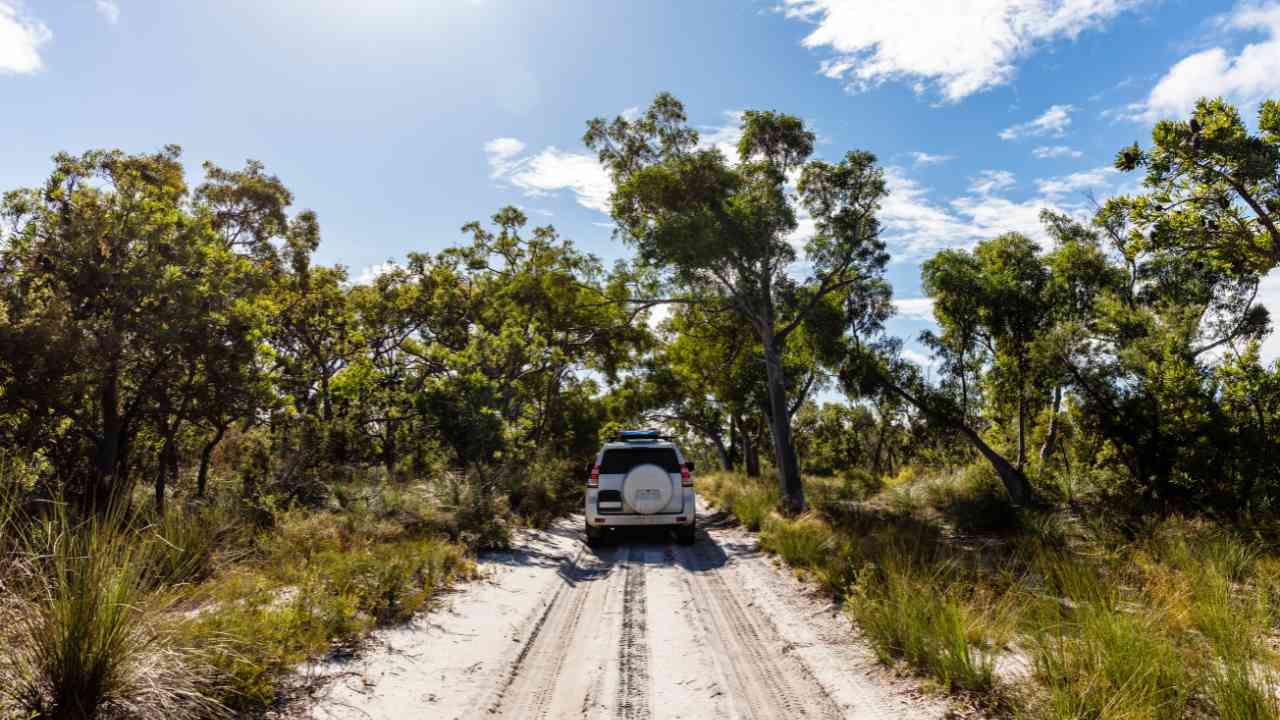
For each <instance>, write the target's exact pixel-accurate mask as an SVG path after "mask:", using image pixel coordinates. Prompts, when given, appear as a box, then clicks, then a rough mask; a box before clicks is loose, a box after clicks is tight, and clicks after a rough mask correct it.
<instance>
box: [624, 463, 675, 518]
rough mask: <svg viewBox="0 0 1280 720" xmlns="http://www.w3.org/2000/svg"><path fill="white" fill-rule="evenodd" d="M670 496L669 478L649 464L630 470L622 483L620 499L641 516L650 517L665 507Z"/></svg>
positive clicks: (660, 469) (662, 470) (662, 471)
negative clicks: (624, 499) (622, 498)
mask: <svg viewBox="0 0 1280 720" xmlns="http://www.w3.org/2000/svg"><path fill="white" fill-rule="evenodd" d="M671 494H672V488H671V476H670V475H668V474H667V471H666V470H664V469H662V468H660V467H658V466H657V465H653V464H651V463H646V464H644V465H637V466H635V467H633V468H631V472H629V473H627V479H626V480H624V481H623V482H622V497H624V498H626V500H627V504H628V505H630V506H631V508H632V509H633V510H635V511H636V512H638V513H640V514H641V515H652V514H654V513H656V512H658V511H659V510H661V509H662V508H664V507H666V506H667V503H669V502H671Z"/></svg>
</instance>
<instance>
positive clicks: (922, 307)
mask: <svg viewBox="0 0 1280 720" xmlns="http://www.w3.org/2000/svg"><path fill="white" fill-rule="evenodd" d="M893 306H894V307H895V308H897V310H898V315H900V316H901V317H904V318H908V319H911V320H926V321H928V322H933V299H932V298H927V297H918V298H899V299H897V300H894V301H893Z"/></svg>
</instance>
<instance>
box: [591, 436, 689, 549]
mask: <svg viewBox="0 0 1280 720" xmlns="http://www.w3.org/2000/svg"><path fill="white" fill-rule="evenodd" d="M587 470H588V473H589V475H588V479H587V499H586V518H587V522H586V525H587V527H586V533H587V544H588V545H594V544H596V543H598V542H599V541H600V540H601V539H603V537H604V535H605V533H607V532H609V531H610V530H611V529H615V528H620V527H655V526H657V527H664V528H669V529H671V530H674V531H675V534H676V541H677V542H679V543H680V544H682V545H690V544H692V543H693V535H694V530H695V527H696V526H695V522H696V521H695V513H694V502H695V501H694V495H693V463H692V462H691V461H687V460H685V457H684V454H683V453H681V452H680V448H679V447H677V446H676V444H675V443H674V442H672V441H671V439H670V438H666V437H663V436H662V435H661V434H660V433H658V432H657V431H656V430H628V431H624V432H622V433H619V434H618V436H617V437H616V438H614V440H613V441H612V442H607V443H605V445H604V447H603V448H601V449H600V452H599V453H598V454H597V455H596V459H595V462H593V463H592V464H591V465H590V466H588V468H587Z"/></svg>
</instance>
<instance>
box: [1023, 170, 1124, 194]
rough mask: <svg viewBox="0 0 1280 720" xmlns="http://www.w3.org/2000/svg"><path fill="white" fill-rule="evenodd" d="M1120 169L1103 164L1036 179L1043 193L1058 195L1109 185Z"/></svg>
mask: <svg viewBox="0 0 1280 720" xmlns="http://www.w3.org/2000/svg"><path fill="white" fill-rule="evenodd" d="M1117 172H1118V171H1117V170H1116V169H1115V168H1113V167H1108V166H1105V165H1104V166H1101V167H1096V168H1093V169H1092V170H1082V171H1080V172H1074V173H1071V174H1070V175H1061V176H1059V177H1054V178H1046V179H1043V180H1037V181H1036V188H1037V189H1038V190H1039V191H1040V194H1041V195H1045V196H1049V197H1057V196H1061V195H1067V194H1070V193H1075V192H1081V191H1084V190H1089V189H1093V188H1100V187H1107V186H1109V185H1110V181H1111V177H1112V176H1113V175H1115V174H1116V173H1117Z"/></svg>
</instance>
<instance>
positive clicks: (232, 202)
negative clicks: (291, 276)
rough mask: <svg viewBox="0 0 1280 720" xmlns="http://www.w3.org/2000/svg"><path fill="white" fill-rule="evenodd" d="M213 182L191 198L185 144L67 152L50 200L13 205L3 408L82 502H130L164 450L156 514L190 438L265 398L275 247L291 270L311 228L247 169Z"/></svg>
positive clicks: (4, 299) (1, 345)
mask: <svg viewBox="0 0 1280 720" xmlns="http://www.w3.org/2000/svg"><path fill="white" fill-rule="evenodd" d="M206 170H207V173H208V176H209V177H208V180H207V181H206V183H205V184H203V185H202V186H200V187H199V188H197V190H196V192H195V193H192V192H191V191H190V189H189V188H188V185H187V183H186V180H185V177H184V171H183V166H182V163H181V162H180V150H179V149H178V148H177V147H176V146H169V147H166V148H164V149H163V150H161V151H160V152H157V153H154V154H146V155H128V154H125V153H123V152H120V151H118V150H114V151H103V150H95V151H91V152H87V153H85V154H83V155H80V156H72V155H68V154H59V155H57V156H55V157H54V169H53V172H52V173H51V175H50V177H49V179H48V180H47V181H46V182H45V184H44V186H43V187H41V188H32V189H23V190H16V191H13V192H10V193H7V194H6V195H5V197H4V202H3V207H2V209H0V214H2V216H3V218H4V220H5V224H6V227H5V230H4V233H3V235H4V237H3V245H2V246H0V307H3V310H0V316H3V318H4V322H3V323H0V336H2V337H0V387H4V388H5V392H4V393H3V398H2V399H0V402H2V403H4V405H6V406H7V408H6V409H7V410H10V411H12V410H14V409H15V408H16V409H17V410H18V415H16V416H17V417H21V418H22V421H23V422H24V423H27V424H29V425H30V426H31V427H32V428H34V427H35V425H40V426H41V431H40V432H39V433H33V434H30V435H29V436H28V438H29V439H30V442H29V443H28V446H29V448H30V449H34V450H38V451H40V452H42V453H44V454H45V455H46V456H48V457H52V458H55V459H56V460H57V462H58V464H59V467H57V471H58V472H59V474H60V475H61V476H62V478H63V479H65V480H67V481H68V482H70V483H72V484H73V487H72V488H71V490H72V492H73V493H75V494H80V495H81V496H82V497H83V498H84V500H85V501H86V502H87V503H89V504H92V505H96V506H99V507H101V506H102V505H103V504H104V503H107V502H110V501H112V500H113V499H115V498H119V497H123V496H125V495H126V494H127V492H128V490H129V487H130V483H131V482H132V481H133V477H132V476H131V474H130V470H131V469H132V468H133V467H134V466H135V465H136V464H137V463H136V460H137V454H138V450H139V449H140V448H139V439H140V438H144V437H152V438H156V439H157V440H158V443H159V452H160V455H161V457H160V458H159V461H158V463H157V465H158V467H159V470H158V473H157V477H156V499H157V503H158V504H161V505H162V504H163V498H164V492H165V486H166V484H167V482H168V481H169V480H170V479H172V477H173V469H174V467H175V466H176V439H177V436H178V434H179V432H180V431H181V430H182V428H183V427H184V425H186V424H190V423H193V422H200V421H201V419H202V418H205V417H208V416H209V413H211V412H213V410H211V409H209V405H210V404H212V405H214V406H219V407H218V408H217V411H218V412H226V411H228V409H229V408H228V405H227V403H230V402H231V401H230V400H229V398H230V397H231V396H232V395H237V394H240V393H248V394H250V395H254V396H255V397H256V391H254V390H252V389H251V388H252V387H253V386H255V385H256V384H257V383H258V380H257V375H256V372H255V368H257V367H259V365H258V364H257V360H258V352H259V350H260V343H259V338H260V337H261V328H262V320H263V312H262V307H261V305H260V301H261V299H262V294H263V292H264V291H265V288H266V287H267V286H268V284H269V277H268V275H269V273H270V267H269V265H270V258H271V257H273V256H275V255H276V252H277V250H276V247H277V245H279V246H281V247H284V246H289V247H292V248H293V249H292V250H288V251H287V254H290V257H291V259H296V258H299V257H301V256H303V255H305V254H306V252H309V250H308V247H309V246H307V245H306V243H305V242H302V240H301V238H302V235H303V234H305V233H302V232H300V231H299V230H298V227H299V223H300V224H301V225H305V226H307V227H311V226H313V224H314V223H313V218H310V216H307V217H305V218H304V217H303V215H299V216H298V218H295V219H292V220H291V219H289V218H288V217H287V215H286V214H285V206H287V204H288V202H289V200H290V198H289V196H288V193H287V191H285V190H283V186H282V185H279V183H278V181H276V180H275V179H274V178H268V177H267V176H265V175H264V174H262V173H261V171H260V170H261V169H260V167H258V166H256V165H254V164H250V167H249V168H248V169H247V170H246V171H243V172H227V171H222V170H220V169H217V168H215V167H213V166H206ZM246 184H256V186H257V187H256V189H252V190H251V189H247V188H246V187H245V186H246ZM268 187H270V188H273V189H274V190H275V191H276V192H274V194H273V193H269V192H266V189H267V188H268ZM215 198H216V199H215ZM266 215H271V216H272V217H274V218H276V219H278V221H279V223H278V225H276V226H272V225H271V224H270V223H268V222H267V221H266V220H264V217H265V216H266ZM304 215H305V214H304ZM232 218H234V220H233V219H232ZM233 225H234V226H235V228H238V229H232V226H233ZM286 236H290V237H292V239H293V240H294V241H295V242H294V244H293V245H290V244H289V242H288V240H287V239H286ZM237 237H239V238H242V240H237V239H236V238H237ZM240 243H243V244H240ZM241 248H245V249H244V250H241ZM219 383H221V384H222V387H220V388H218V389H217V390H214V391H212V392H211V391H210V389H211V386H213V385H215V384H219ZM224 400H225V401H226V402H224ZM249 404H253V403H249ZM251 411H252V410H251V409H250V408H249V407H247V406H246V404H240V405H239V407H238V408H237V409H236V410H235V413H236V414H243V413H249V412H251ZM143 449H145V448H143ZM86 460H87V462H86Z"/></svg>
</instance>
